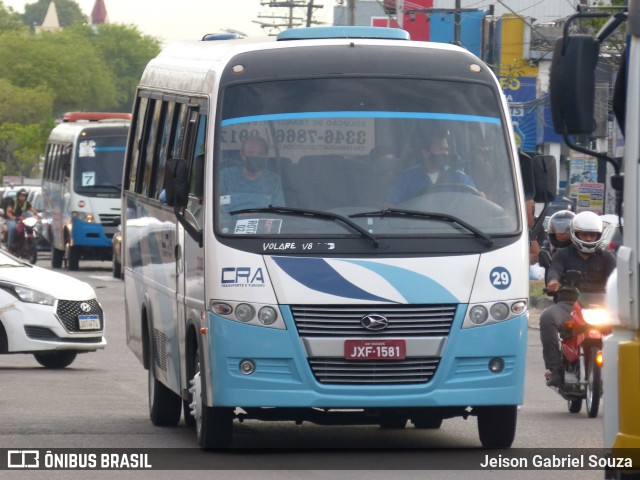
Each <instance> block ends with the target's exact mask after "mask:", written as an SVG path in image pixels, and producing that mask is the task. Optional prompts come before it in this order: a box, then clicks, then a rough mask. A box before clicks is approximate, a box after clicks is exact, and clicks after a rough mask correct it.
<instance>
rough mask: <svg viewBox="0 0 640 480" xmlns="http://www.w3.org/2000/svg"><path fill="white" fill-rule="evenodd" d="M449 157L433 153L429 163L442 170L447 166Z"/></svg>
mask: <svg viewBox="0 0 640 480" xmlns="http://www.w3.org/2000/svg"><path fill="white" fill-rule="evenodd" d="M448 158H449V156H448V155H446V154H444V153H433V154H431V156H430V157H429V161H430V162H431V163H433V164H434V165H436V166H437V167H438V168H442V167H444V166H445V165H446V164H447V159H448Z"/></svg>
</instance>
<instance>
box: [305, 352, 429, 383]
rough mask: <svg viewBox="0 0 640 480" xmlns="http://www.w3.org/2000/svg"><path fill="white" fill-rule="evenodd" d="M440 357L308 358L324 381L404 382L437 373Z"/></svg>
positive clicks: (425, 378) (420, 380) (425, 380)
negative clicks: (400, 358) (358, 359)
mask: <svg viewBox="0 0 640 480" xmlns="http://www.w3.org/2000/svg"><path fill="white" fill-rule="evenodd" d="M439 361H440V359H439V358H434V357H413V358H407V359H405V360H399V361H388V360H386V361H385V360H382V361H381V360H371V361H362V360H360V361H349V360H344V359H341V358H318V357H316V358H310V359H309V365H311V369H312V371H313V374H314V376H315V377H316V379H317V380H318V381H319V382H320V383H323V384H332V385H335V384H340V385H384V384H386V385H407V384H418V383H427V382H428V381H429V380H431V378H432V377H433V375H434V374H435V372H436V368H437V367H438V362H439Z"/></svg>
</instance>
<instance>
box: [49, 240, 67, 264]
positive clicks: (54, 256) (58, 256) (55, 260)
mask: <svg viewBox="0 0 640 480" xmlns="http://www.w3.org/2000/svg"><path fill="white" fill-rule="evenodd" d="M63 258H64V250H58V249H57V248H56V247H54V246H53V245H51V268H62V259H63Z"/></svg>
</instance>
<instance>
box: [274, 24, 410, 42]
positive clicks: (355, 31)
mask: <svg viewBox="0 0 640 480" xmlns="http://www.w3.org/2000/svg"><path fill="white" fill-rule="evenodd" d="M276 38H277V40H310V39H314V38H315V39H318V38H377V39H381V40H410V37H409V32H407V31H406V30H402V29H400V28H387V27H362V26H346V27H303V28H290V29H288V30H284V31H282V32H280V33H279V34H278V36H277V37H276Z"/></svg>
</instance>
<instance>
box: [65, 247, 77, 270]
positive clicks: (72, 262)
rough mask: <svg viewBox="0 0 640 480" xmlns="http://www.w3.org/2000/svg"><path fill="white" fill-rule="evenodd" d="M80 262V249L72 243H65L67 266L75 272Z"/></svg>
mask: <svg viewBox="0 0 640 480" xmlns="http://www.w3.org/2000/svg"><path fill="white" fill-rule="evenodd" d="M79 264H80V250H78V248H77V247H74V246H72V245H67V268H68V269H69V270H70V271H72V272H75V271H77V270H78V268H79Z"/></svg>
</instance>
